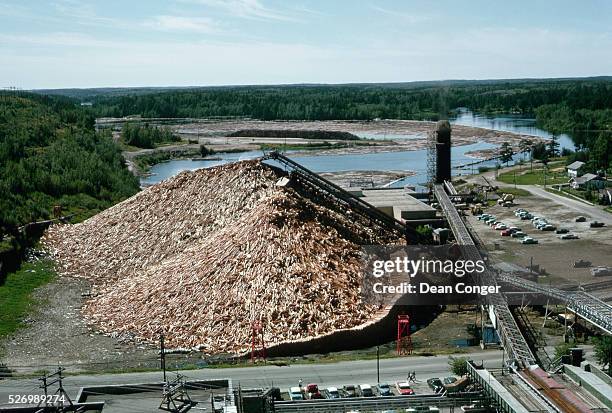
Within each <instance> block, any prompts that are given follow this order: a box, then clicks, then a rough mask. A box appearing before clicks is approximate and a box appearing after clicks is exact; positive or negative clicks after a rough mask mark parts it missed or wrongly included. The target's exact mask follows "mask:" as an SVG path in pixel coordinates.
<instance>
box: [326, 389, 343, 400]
mask: <svg viewBox="0 0 612 413" xmlns="http://www.w3.org/2000/svg"><path fill="white" fill-rule="evenodd" d="M323 394H324V396H325V398H326V399H339V398H340V393H339V392H338V388H337V387H328V388H326V389H325V390H324V391H323Z"/></svg>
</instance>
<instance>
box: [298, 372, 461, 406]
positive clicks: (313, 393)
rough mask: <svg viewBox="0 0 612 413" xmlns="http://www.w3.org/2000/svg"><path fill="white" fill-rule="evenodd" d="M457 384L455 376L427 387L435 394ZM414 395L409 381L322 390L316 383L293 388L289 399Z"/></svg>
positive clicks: (435, 379) (432, 381)
mask: <svg viewBox="0 0 612 413" xmlns="http://www.w3.org/2000/svg"><path fill="white" fill-rule="evenodd" d="M455 382H457V378H456V377H453V376H449V377H445V378H443V379H440V378H437V377H435V378H432V379H428V380H427V385H428V386H429V387H430V388H431V389H432V390H433V392H434V393H440V392H442V391H444V389H445V386H448V385H452V384H453V383H455ZM413 394H414V389H413V388H412V386H411V385H410V383H408V382H407V381H398V382H395V384H394V385H393V386H391V385H389V383H378V384H377V385H376V386H372V385H370V384H360V385H358V386H356V385H354V384H347V385H345V386H342V387H340V388H338V387H326V388H324V389H322V390H320V389H319V386H318V385H317V384H316V383H309V384H307V385H306V387H299V386H296V387H291V388H290V389H289V399H291V400H307V399H340V398H345V397H348V398H350V397H376V396H382V397H385V396H396V395H398V396H409V395H413Z"/></svg>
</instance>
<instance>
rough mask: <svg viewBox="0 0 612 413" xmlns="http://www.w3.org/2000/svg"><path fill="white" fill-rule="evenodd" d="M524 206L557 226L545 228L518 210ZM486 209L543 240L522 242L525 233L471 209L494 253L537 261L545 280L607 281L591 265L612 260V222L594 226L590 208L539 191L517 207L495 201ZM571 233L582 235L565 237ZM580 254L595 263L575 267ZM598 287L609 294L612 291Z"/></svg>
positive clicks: (523, 262) (524, 262) (520, 261)
mask: <svg viewBox="0 0 612 413" xmlns="http://www.w3.org/2000/svg"><path fill="white" fill-rule="evenodd" d="M519 208H520V209H523V210H525V211H527V212H528V213H529V214H531V215H532V217H533V216H536V217H540V218H543V219H545V220H546V222H547V223H548V224H550V225H551V226H552V227H554V230H551V231H542V230H539V229H537V228H536V227H534V225H533V222H532V220H531V218H529V219H521V217H520V216H517V215H515V211H516V210H517V209H519ZM484 213H486V214H491V215H493V216H495V220H497V221H500V222H502V223H503V224H505V226H506V227H507V228H511V227H516V228H518V229H520V230H521V231H522V232H524V233H525V237H531V238H533V239H534V240H535V241H537V244H522V243H521V240H523V239H524V238H525V237H512V236H510V235H509V236H502V231H503V230H501V229H500V230H495V229H494V228H492V227H490V226H489V225H486V224H485V223H484V221H483V220H478V218H477V216H472V215H469V216H468V218H467V219H468V222H469V223H470V224H471V225H472V227H473V228H474V230H475V231H476V232H477V234H478V236H479V237H480V238H481V239H482V241H483V243H484V244H485V246H486V247H487V249H488V250H489V252H490V254H491V256H492V257H493V258H494V259H496V260H498V261H506V262H511V263H514V264H517V265H519V266H521V267H523V268H527V267H529V266H530V264H531V263H533V265H534V266H538V267H539V269H540V270H541V275H542V277H543V278H542V280H541V281H542V282H550V283H552V284H563V283H568V282H570V283H589V282H594V281H598V280H599V281H601V279H602V278H603V277H594V276H593V275H592V274H591V269H592V268H594V267H597V266H612V259H611V257H610V254H609V251H610V249H611V248H612V240H611V239H610V236H609V234H610V233H609V227H607V226H604V227H599V228H592V227H591V225H590V224H591V222H593V221H595V220H594V219H593V218H592V217H590V216H589V215H588V214H586V213H584V214H580V213H577V212H575V211H572V210H568V209H567V208H565V207H564V206H562V205H559V204H557V203H555V202H553V201H551V200H549V199H545V198H541V197H537V196H524V197H520V199H518V200H517V201H516V204H515V205H513V206H511V207H503V206H500V205H493V206H491V207H488V208H486V209H485V211H484ZM581 215H582V216H584V218H585V221H584V222H576V218H578V217H579V216H581ZM559 229H563V230H567V233H565V234H558V233H557V230H559ZM567 234H572V235H575V236H576V237H577V239H561V237H562V236H564V235H567ZM579 260H584V261H588V262H590V263H591V265H590V266H586V267H581V268H576V267H574V263H575V261H579ZM598 293H601V294H604V295H606V294H608V293H609V292H608V291H600V292H598Z"/></svg>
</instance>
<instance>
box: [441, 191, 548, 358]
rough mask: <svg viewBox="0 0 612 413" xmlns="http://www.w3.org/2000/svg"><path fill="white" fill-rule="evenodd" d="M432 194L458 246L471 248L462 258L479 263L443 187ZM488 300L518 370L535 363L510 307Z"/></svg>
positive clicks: (493, 297)
mask: <svg viewBox="0 0 612 413" xmlns="http://www.w3.org/2000/svg"><path fill="white" fill-rule="evenodd" d="M434 195H435V196H436V199H437V200H438V203H439V204H440V206H441V208H442V211H443V212H444V215H445V216H446V219H447V220H448V224H449V225H450V227H451V230H452V231H453V234H454V235H455V239H456V241H457V243H458V244H459V245H463V246H468V247H473V248H467V249H466V250H465V255H467V257H465V258H466V259H470V260H474V261H476V260H481V259H482V256H481V255H480V252H479V251H478V249H477V248H476V244H475V243H474V241H473V239H472V236H471V235H470V232H469V231H468V229H467V227H466V225H465V223H464V222H463V219H462V218H461V216H460V215H459V213H458V212H457V209H456V208H455V206H454V205H453V203H452V202H451V200H450V198H449V197H448V195H447V193H446V191H445V190H444V185H441V184H438V185H434ZM483 278H484V279H486V281H487V282H488V283H490V284H492V285H496V284H497V280H496V278H495V275H494V274H493V273H491V272H490V271H488V270H487V271H486V272H485V273H484V274H483ZM487 300H488V302H487V304H488V305H489V306H491V307H492V309H493V312H494V314H495V320H492V321H494V322H495V323H496V328H497V332H498V334H499V336H500V340H501V342H502V345H503V346H504V349H505V351H506V353H507V354H508V356H509V357H511V358H512V359H514V361H515V362H516V363H517V364H518V365H520V366H521V367H528V366H531V365H535V364H537V363H536V358H535V357H534V355H533V353H532V352H531V349H530V348H529V345H528V344H527V341H526V340H525V337H523V335H522V334H521V331H520V329H519V327H518V325H517V324H516V321H515V320H514V317H513V316H512V313H511V312H510V308H508V303H507V302H506V299H505V297H503V296H502V295H501V294H491V295H488V296H487Z"/></svg>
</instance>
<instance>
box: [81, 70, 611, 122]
mask: <svg viewBox="0 0 612 413" xmlns="http://www.w3.org/2000/svg"><path fill="white" fill-rule="evenodd" d="M611 91H612V82H610V79H609V78H590V79H567V80H562V79H543V80H502V81H450V82H413V83H396V84H361V85H360V84H356V85H334V86H320V85H295V86H242V87H223V88H213V87H211V88H194V89H182V90H166V91H159V90H154V89H152V90H149V91H148V92H149V93H146V92H145V91H141V92H140V93H138V94H136V93H130V95H123V96H117V95H116V94H113V93H107V94H104V92H103V91H102V93H100V91H92V92H91V96H82V95H83V93H84V92H83V91H81V92H80V94H81V96H80V97H81V99H83V100H91V101H93V102H94V106H93V110H94V112H95V113H96V115H97V116H127V115H142V116H144V117H167V118H176V117H248V118H255V119H263V120H273V119H291V120H333V119H346V120H351V119H361V120H372V119H376V118H382V119H430V120H437V119H439V118H440V117H441V116H447V115H448V114H449V112H450V111H451V110H452V109H453V108H458V107H468V108H470V109H472V110H474V111H479V112H489V113H494V112H505V113H508V112H512V113H523V114H534V113H536V109H537V108H539V107H540V106H543V105H555V104H563V105H565V106H566V107H568V108H570V109H571V110H573V111H575V110H577V109H580V110H587V111H597V110H600V109H606V108H608V109H610V108H612V98H611V96H612V93H611ZM540 112H541V114H540V115H539V118H540V119H541V120H542V121H543V119H544V116H543V114H544V112H543V111H540ZM544 126H546V124H545V125H544ZM564 126H565V130H571V128H572V124H571V123H567V124H566V125H564Z"/></svg>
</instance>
